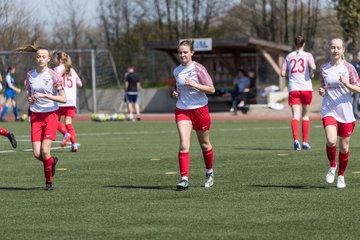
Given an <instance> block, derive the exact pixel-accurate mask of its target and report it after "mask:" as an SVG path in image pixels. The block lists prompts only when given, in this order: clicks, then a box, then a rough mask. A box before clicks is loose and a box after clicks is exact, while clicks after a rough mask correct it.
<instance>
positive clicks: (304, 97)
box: [289, 91, 312, 105]
mask: <svg viewBox="0 0 360 240" xmlns="http://www.w3.org/2000/svg"><path fill="white" fill-rule="evenodd" d="M311 100H312V91H291V92H289V105H309V104H310V103H311Z"/></svg>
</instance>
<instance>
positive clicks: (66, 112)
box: [54, 52, 82, 152]
mask: <svg viewBox="0 0 360 240" xmlns="http://www.w3.org/2000/svg"><path fill="white" fill-rule="evenodd" d="M55 62H56V64H57V67H55V68H54V70H55V72H57V73H58V74H60V76H61V78H62V87H63V88H64V90H65V93H66V98H67V102H66V103H65V104H62V103H59V104H58V105H59V111H58V115H59V124H58V131H60V132H61V133H62V134H63V136H64V138H63V142H62V143H61V147H64V146H66V144H67V142H68V141H69V140H71V152H77V150H78V144H77V143H76V132H75V129H74V127H73V125H72V119H73V118H74V116H75V112H76V98H77V88H78V87H82V82H81V79H80V78H79V76H78V74H77V73H76V71H75V70H74V69H73V68H72V64H71V58H70V56H69V55H68V54H67V53H65V52H58V53H56V55H55ZM61 116H64V122H65V127H64V125H63V124H62V123H61Z"/></svg>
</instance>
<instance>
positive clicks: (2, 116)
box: [1, 105, 8, 119]
mask: <svg viewBox="0 0 360 240" xmlns="http://www.w3.org/2000/svg"><path fill="white" fill-rule="evenodd" d="M7 109H8V107H7V106H6V105H5V106H4V107H3V109H2V112H1V119H4V118H5V115H6V113H7Z"/></svg>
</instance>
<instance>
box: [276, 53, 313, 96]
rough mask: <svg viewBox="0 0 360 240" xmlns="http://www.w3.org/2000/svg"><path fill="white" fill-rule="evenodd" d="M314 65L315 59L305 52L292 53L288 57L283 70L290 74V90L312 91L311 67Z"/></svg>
mask: <svg viewBox="0 0 360 240" xmlns="http://www.w3.org/2000/svg"><path fill="white" fill-rule="evenodd" d="M313 64H314V57H313V56H312V54H311V53H308V52H305V51H300V50H296V51H292V52H291V53H289V54H288V55H287V56H286V59H285V62H284V63H283V65H282V70H283V71H285V72H288V77H289V84H288V90H289V92H291V91H312V90H313V89H312V83H311V77H310V65H313Z"/></svg>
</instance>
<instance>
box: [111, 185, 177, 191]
mask: <svg viewBox="0 0 360 240" xmlns="http://www.w3.org/2000/svg"><path fill="white" fill-rule="evenodd" d="M104 187H105V188H124V189H144V190H172V191H177V189H176V188H175V187H170V186H134V185H127V186H119V185H108V186H104Z"/></svg>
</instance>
